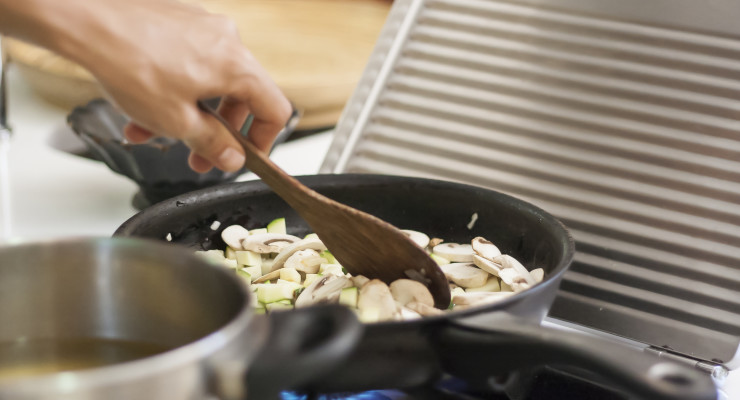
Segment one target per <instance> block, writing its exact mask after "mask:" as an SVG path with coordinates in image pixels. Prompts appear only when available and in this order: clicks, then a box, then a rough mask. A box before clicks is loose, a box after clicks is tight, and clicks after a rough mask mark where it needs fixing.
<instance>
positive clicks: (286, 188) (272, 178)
mask: <svg viewBox="0 0 740 400" xmlns="http://www.w3.org/2000/svg"><path fill="white" fill-rule="evenodd" d="M198 107H199V108H200V109H201V110H203V111H204V112H206V113H208V114H210V115H211V116H213V117H214V118H216V119H217V120H218V121H219V122H220V123H221V125H223V126H224V127H225V128H226V129H227V130H228V131H229V133H231V135H232V136H234V137H235V138H236V140H238V141H239V143H240V144H241V145H242V147H243V148H244V151H245V153H246V160H245V162H244V164H245V165H246V166H247V168H248V169H249V170H250V171H252V172H254V173H255V174H256V175H257V176H259V177H260V178H261V179H262V181H264V182H265V183H266V184H267V186H269V187H270V188H271V189H272V190H273V191H275V193H277V194H278V196H280V197H281V198H283V200H285V201H286V202H288V204H290V205H291V207H293V208H294V209H296V210H301V209H305V207H308V206H309V204H308V202H307V201H306V200H308V199H309V198H314V199H318V198H322V197H323V196H321V195H320V194H318V193H316V192H315V191H313V190H311V189H309V188H307V187H305V186H303V185H301V184H300V183H299V182H298V180H296V179H295V178H293V177H292V176H290V175H289V174H288V173H287V172H285V171H283V170H282V169H281V168H280V167H278V166H277V165H276V164H275V163H274V162H272V160H270V158H269V157H267V155H266V154H265V153H264V152H262V151H261V150H259V149H258V148H257V147H256V146H255V145H254V144H252V142H250V141H249V140H248V139H247V138H246V136H244V135H242V134H240V133H239V132H237V131H236V130H235V129H234V128H233V127H232V126H231V125H229V123H228V122H226V120H224V119H223V117H222V116H221V115H219V114H218V113H217V112H216V111H215V110H213V109H211V108H210V107H208V106H207V105H206V104H205V103H203V102H202V101H198Z"/></svg>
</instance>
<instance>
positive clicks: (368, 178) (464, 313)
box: [113, 173, 575, 327]
mask: <svg viewBox="0 0 740 400" xmlns="http://www.w3.org/2000/svg"><path fill="white" fill-rule="evenodd" d="M295 178H296V179H298V180H299V181H300V182H301V183H303V184H305V185H306V186H308V187H310V188H312V189H314V190H317V191H319V192H321V190H322V189H328V188H332V187H337V186H341V185H342V184H346V183H352V184H357V183H358V182H360V183H361V184H363V185H373V184H383V185H389V184H393V183H414V184H421V185H425V186H428V187H435V188H444V189H449V190H455V189H464V190H471V189H474V190H477V191H483V192H487V193H490V194H493V195H494V196H496V197H497V198H499V199H502V200H505V201H506V202H508V203H510V204H517V206H518V207H519V208H522V209H524V210H527V211H528V212H531V213H532V214H534V215H537V216H538V217H540V218H541V219H542V220H543V222H545V223H549V224H552V225H553V226H554V227H556V229H560V230H561V231H562V232H563V233H564V234H565V237H566V238H567V247H566V248H565V249H563V251H564V253H563V257H562V258H561V259H560V261H559V262H558V264H557V265H555V266H554V267H553V269H552V270H551V272H550V273H549V274H547V275H546V276H545V279H544V280H543V281H542V282H540V283H538V284H536V285H535V286H533V287H531V288H529V289H527V290H525V291H522V292H519V293H516V294H514V295H513V296H510V297H507V298H505V299H503V300H501V301H497V302H495V303H492V304H487V305H482V306H479V307H473V308H471V309H467V310H461V311H453V312H445V313H444V314H442V315H439V316H429V317H424V318H422V319H420V320H419V319H416V320H405V321H385V322H377V323H372V324H367V325H369V326H378V327H384V326H390V325H393V326H398V325H399V324H400V325H406V324H409V325H413V324H417V323H419V322H420V321H421V322H423V323H424V324H426V323H430V324H433V323H437V322H442V321H446V320H450V319H457V318H463V317H469V316H472V315H477V314H483V313H490V312H493V311H503V310H506V309H507V308H509V307H510V306H512V305H514V304H515V303H517V302H519V301H521V300H522V299H523V298H525V297H526V296H529V295H532V296H534V295H536V294H537V293H538V292H540V291H542V290H546V287H547V286H549V285H552V284H557V283H559V282H560V278H561V277H562V275H563V274H564V273H565V272H566V271H567V270H568V269H569V267H570V264H571V262H572V260H573V257H574V254H575V241H574V240H573V237H572V235H571V234H570V232H569V231H568V229H567V227H566V226H565V225H564V224H563V223H562V222H561V221H560V220H558V219H557V218H555V217H554V216H553V215H552V214H550V213H548V212H547V211H545V210H543V209H542V208H540V207H538V206H536V205H534V204H532V203H530V202H528V201H525V200H522V199H519V198H517V197H514V196H511V195H508V194H505V193H502V192H499V191H497V190H493V189H489V188H485V187H482V186H476V185H471V184H465V183H459V182H453V181H446V180H440V179H430V178H421V177H412V176H399V175H384V174H363V173H359V174H358V173H342V174H314V175H300V176H295ZM343 180H346V181H343ZM337 181H339V182H337ZM394 181H395V182H394ZM224 189H228V191H229V193H228V194H227V195H229V196H240V197H241V196H247V195H248V196H255V195H260V194H267V193H271V192H272V190H271V189H270V188H269V187H268V186H267V185H266V184H265V183H264V182H262V181H261V180H251V181H243V182H228V183H224V184H219V185H216V186H212V187H209V188H205V189H200V190H196V191H192V192H189V193H185V194H183V195H180V196H176V197H173V198H171V199H168V200H165V201H162V202H160V203H157V204H155V205H152V206H150V207H148V208H146V209H144V210H142V211H140V212H139V213H137V214H135V215H134V216H132V217H131V218H129V219H128V220H126V221H125V222H124V223H123V224H121V225H120V226H119V227H118V228H117V229H116V231H115V232H114V233H113V235H114V236H120V235H126V236H130V235H131V232H130V231H131V230H132V227H134V224H136V223H139V222H141V221H144V220H146V219H147V218H149V216H150V215H160V214H162V213H163V212H166V211H168V210H171V209H172V208H173V204H174V207H176V208H177V207H178V202H179V203H180V204H185V205H187V204H188V201H190V200H192V199H198V203H200V202H203V201H208V200H211V199H215V198H218V197H221V196H224V194H223V193H221V192H222V191H223V190H224ZM549 307H550V305H549V304H548V305H547V309H549Z"/></svg>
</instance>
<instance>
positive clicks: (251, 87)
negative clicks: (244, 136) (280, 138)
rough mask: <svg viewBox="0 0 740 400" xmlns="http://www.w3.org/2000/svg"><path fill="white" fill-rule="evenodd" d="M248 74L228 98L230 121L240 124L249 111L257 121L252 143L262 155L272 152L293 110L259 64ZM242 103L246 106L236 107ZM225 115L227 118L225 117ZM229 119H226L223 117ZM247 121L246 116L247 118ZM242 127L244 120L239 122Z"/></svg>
mask: <svg viewBox="0 0 740 400" xmlns="http://www.w3.org/2000/svg"><path fill="white" fill-rule="evenodd" d="M248 69H249V72H248V74H247V73H245V74H244V75H242V76H241V77H240V79H238V81H239V83H238V84H237V85H234V86H233V88H234V91H233V92H232V93H231V95H230V96H229V97H228V98H229V106H228V109H227V110H226V111H230V114H233V115H230V117H231V118H233V119H234V120H235V121H237V118H242V115H241V114H239V113H237V111H239V112H242V111H243V110H248V111H249V112H251V113H252V115H253V116H254V121H253V123H252V126H251V128H250V130H249V140H250V141H251V142H252V143H254V145H255V146H257V148H259V149H260V150H262V151H263V152H267V151H269V150H270V147H271V146H272V143H273V142H274V141H275V137H276V136H277V134H278V133H279V132H280V130H281V129H282V128H283V127H284V126H285V123H286V122H287V121H288V118H289V117H290V114H291V111H292V107H291V105H290V102H289V101H288V99H287V98H286V97H285V95H283V93H282V92H281V91H280V89H279V88H278V87H277V85H276V84H275V83H274V82H273V81H272V80H271V79H270V78H269V76H268V75H267V73H266V72H265V71H264V70H263V69H262V67H261V66H260V65H259V64H257V63H256V62H250V63H249V65H248ZM239 102H241V103H242V104H243V105H238V106H237V105H234V103H239ZM222 115H224V114H223V113H222ZM224 116H226V115H224ZM243 118H246V113H244V117H243ZM238 122H239V125H236V127H237V129H238V127H241V124H243V122H244V121H243V120H238Z"/></svg>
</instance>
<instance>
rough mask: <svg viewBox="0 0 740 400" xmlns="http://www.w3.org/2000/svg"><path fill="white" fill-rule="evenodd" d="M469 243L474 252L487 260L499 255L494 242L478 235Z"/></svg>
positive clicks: (499, 252)
mask: <svg viewBox="0 0 740 400" xmlns="http://www.w3.org/2000/svg"><path fill="white" fill-rule="evenodd" d="M470 245H471V246H472V247H473V251H474V252H475V253H476V254H478V255H479V256H481V257H483V258H485V259H488V260H493V258H494V257H496V256H500V255H501V251H500V250H499V249H498V247H496V245H495V244H493V243H491V241H490V240H487V239H485V238H483V237H480V236H478V237H476V238H475V239H473V240H472V241H471V242H470ZM476 265H477V264H476Z"/></svg>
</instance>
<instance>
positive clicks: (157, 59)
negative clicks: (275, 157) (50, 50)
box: [63, 0, 291, 172]
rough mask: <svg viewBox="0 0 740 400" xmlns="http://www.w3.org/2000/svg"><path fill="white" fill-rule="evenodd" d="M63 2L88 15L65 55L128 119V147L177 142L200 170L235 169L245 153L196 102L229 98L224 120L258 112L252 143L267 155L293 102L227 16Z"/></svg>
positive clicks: (145, 3)
mask: <svg viewBox="0 0 740 400" xmlns="http://www.w3.org/2000/svg"><path fill="white" fill-rule="evenodd" d="M63 3H66V4H68V5H71V4H70V3H84V7H85V10H84V12H83V15H82V16H81V17H78V18H82V19H81V21H84V22H81V24H80V26H79V27H78V28H76V30H78V31H79V32H78V33H75V34H76V35H81V34H82V33H84V37H80V38H79V39H80V40H79V41H75V40H73V41H72V43H74V46H72V45H70V44H67V45H66V46H67V47H66V50H67V51H66V53H68V54H69V55H71V58H73V59H75V61H77V62H79V63H80V64H82V65H83V66H85V67H86V68H87V69H89V70H90V71H91V72H92V73H93V74H94V75H95V76H96V78H97V79H98V80H99V81H100V83H101V85H102V87H103V88H104V90H105V91H106V93H107V94H108V95H109V96H110V98H111V100H113V102H114V103H115V104H116V105H117V106H118V107H119V108H120V109H122V110H123V111H124V112H125V113H126V114H128V115H129V116H130V117H131V118H132V120H133V123H132V124H129V125H128V126H127V127H126V130H125V134H126V136H127V138H128V139H129V140H130V141H132V142H134V143H139V142H143V141H146V140H148V139H149V138H150V137H151V136H153V135H162V136H168V137H173V138H178V139H181V140H183V141H184V142H185V143H186V144H187V145H188V146H189V147H190V148H191V150H192V152H191V154H190V159H189V162H190V166H191V168H193V169H194V170H195V171H197V172H206V171H208V170H209V169H210V168H211V167H212V166H215V167H217V168H219V169H222V170H225V171H235V170H238V169H239V168H241V167H242V166H243V164H244V151H243V150H242V148H241V146H240V145H239V143H238V142H237V141H236V140H235V139H234V138H233V137H232V136H231V135H230V134H229V132H228V131H227V130H226V129H225V128H224V127H223V126H222V125H221V124H219V123H218V121H216V119H215V118H213V117H212V116H209V115H207V114H206V113H204V112H203V111H201V110H200V109H199V108H198V106H197V104H196V102H197V100H201V99H207V98H213V97H218V96H223V100H222V102H221V105H220V106H219V109H218V112H219V113H220V114H221V115H222V116H223V117H224V118H225V119H226V121H227V122H229V123H230V124H231V125H232V126H233V127H234V128H235V129H237V130H238V129H239V127H241V125H242V124H243V123H244V121H245V120H246V117H247V115H248V114H250V113H251V114H253V115H254V122H253V123H252V126H251V129H250V133H249V138H250V140H251V141H252V142H253V143H254V144H255V145H256V146H257V147H258V148H259V149H261V150H262V151H267V150H269V148H270V146H271V145H272V142H273V141H274V139H275V136H276V135H277V133H278V132H279V131H280V129H282V127H283V126H284V124H285V122H286V121H287V120H288V118H289V116H290V112H291V106H290V104H289V102H288V100H287V99H286V98H285V97H284V96H283V94H282V93H281V92H280V90H279V89H278V87H277V86H276V85H275V84H274V82H273V81H272V80H271V79H270V78H269V76H268V75H267V73H266V72H265V71H264V70H263V68H262V67H261V66H260V65H259V63H258V62H257V61H256V60H255V58H254V57H253V56H252V55H251V54H250V52H249V51H248V50H247V49H246V48H245V47H244V46H243V45H242V43H241V41H240V39H239V35H238V32H237V29H236V26H235V24H234V23H233V22H232V21H231V20H229V19H227V18H226V17H223V16H218V15H214V14H209V13H207V12H206V11H204V10H202V9H200V8H198V7H196V6H193V5H188V4H183V3H180V2H178V1H175V0H128V1H126V2H125V5H123V4H122V3H120V2H119V1H117V0H97V1H94V2H90V1H85V0H71V1H70V2H69V3H68V2H63ZM71 6H73V5H71ZM75 42H76V43H75Z"/></svg>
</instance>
